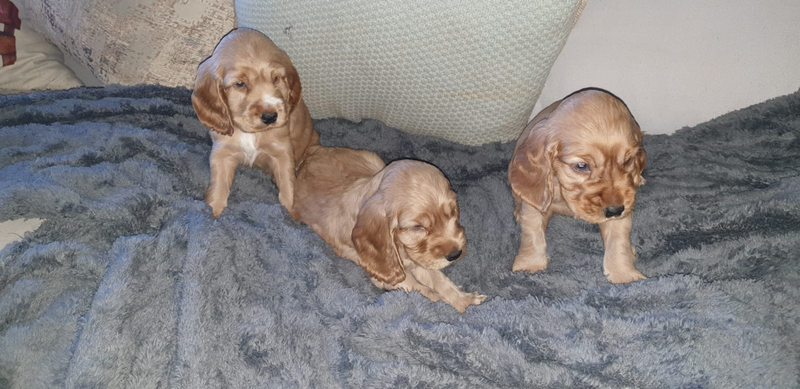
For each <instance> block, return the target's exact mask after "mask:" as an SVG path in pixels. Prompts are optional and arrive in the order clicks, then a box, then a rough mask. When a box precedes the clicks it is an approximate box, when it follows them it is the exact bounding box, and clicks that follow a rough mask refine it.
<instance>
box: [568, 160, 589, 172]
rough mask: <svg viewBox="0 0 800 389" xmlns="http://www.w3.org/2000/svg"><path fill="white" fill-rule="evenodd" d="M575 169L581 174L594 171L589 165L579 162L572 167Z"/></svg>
mask: <svg viewBox="0 0 800 389" xmlns="http://www.w3.org/2000/svg"><path fill="white" fill-rule="evenodd" d="M572 168H573V169H575V171H577V172H581V173H589V172H590V171H592V169H590V168H589V164H588V163H586V162H578V163H576V164H575V165H573V166H572Z"/></svg>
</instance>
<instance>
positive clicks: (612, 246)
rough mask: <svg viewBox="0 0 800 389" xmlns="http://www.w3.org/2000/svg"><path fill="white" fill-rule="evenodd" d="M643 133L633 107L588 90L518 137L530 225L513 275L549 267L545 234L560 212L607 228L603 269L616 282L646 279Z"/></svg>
mask: <svg viewBox="0 0 800 389" xmlns="http://www.w3.org/2000/svg"><path fill="white" fill-rule="evenodd" d="M645 158H646V155H645V151H644V149H643V148H642V131H641V130H640V129H639V125H638V124H637V123H636V120H635V119H634V118H633V116H632V115H631V113H630V111H629V110H628V108H627V106H626V105H625V103H623V102H622V100H620V99H619V98H617V97H616V96H614V95H612V94H610V93H608V92H606V91H603V90H599V89H583V90H580V91H577V92H575V93H573V94H571V95H569V96H567V97H566V98H564V99H563V100H561V101H557V102H555V103H553V104H552V105H550V106H549V107H547V108H545V109H544V110H542V112H540V113H539V114H538V115H536V117H534V118H533V120H531V122H530V123H529V124H528V126H527V127H526V128H525V130H524V131H523V132H522V134H521V135H520V137H519V139H518V140H517V146H516V148H515V149H514V155H513V156H512V158H511V163H510V164H509V166H508V179H509V181H510V182H511V188H512V191H513V194H514V199H515V202H516V209H515V212H514V215H515V217H516V219H517V221H518V222H519V223H520V225H521V228H522V233H521V240H522V242H521V244H520V248H519V253H518V254H517V257H516V258H515V259H514V265H513V267H512V270H514V271H519V270H525V271H529V272H531V273H535V272H537V271H539V270H543V269H544V268H545V267H547V262H548V260H549V258H548V257H547V253H546V244H545V230H546V229H547V220H548V219H549V218H550V216H551V215H552V214H554V213H557V214H562V215H569V216H574V217H577V218H580V219H583V220H586V221H588V222H589V223H596V224H599V225H600V232H601V234H602V236H603V244H604V245H605V256H604V257H603V272H604V273H605V275H606V276H607V277H608V279H609V281H611V282H613V283H625V282H631V281H636V280H640V279H643V278H645V276H644V275H642V273H640V272H639V271H638V270H636V267H634V262H635V260H636V258H635V256H634V255H635V252H634V250H633V248H632V247H631V243H630V234H631V224H632V220H633V219H632V212H633V203H634V200H635V198H636V189H637V188H638V187H639V186H640V185H643V184H644V183H645V180H644V178H642V170H644V164H645Z"/></svg>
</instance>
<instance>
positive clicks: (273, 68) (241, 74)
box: [192, 28, 302, 135]
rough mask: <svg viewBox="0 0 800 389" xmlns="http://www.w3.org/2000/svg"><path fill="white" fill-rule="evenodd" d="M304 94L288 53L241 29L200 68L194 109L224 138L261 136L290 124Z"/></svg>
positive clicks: (216, 49)
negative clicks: (247, 134)
mask: <svg viewBox="0 0 800 389" xmlns="http://www.w3.org/2000/svg"><path fill="white" fill-rule="evenodd" d="M301 91H302V89H301V86H300V78H299V77H298V75H297V70H296V69H295V68H294V66H293V65H292V62H291V61H290V60H289V57H288V56H287V55H286V53H285V52H283V51H282V50H280V49H278V48H277V47H276V46H275V44H273V43H272V41H271V40H270V39H269V38H267V37H266V36H265V35H264V34H262V33H260V32H258V31H255V30H249V29H244V28H240V29H237V30H233V31H231V32H230V33H229V34H228V35H226V36H225V37H223V38H222V40H220V42H219V44H218V45H217V47H216V48H215V49H214V53H213V54H212V55H211V57H209V58H208V59H206V60H205V61H203V62H202V63H201V64H200V66H199V67H198V69H197V78H196V79H195V85H194V92H193V93H192V105H193V106H194V109H195V112H197V117H198V118H199V119H200V121H201V122H203V124H205V125H206V126H207V127H209V128H211V129H212V130H214V131H217V132H219V133H221V134H224V135H231V134H233V130H234V129H237V130H240V131H244V132H251V133H252V132H261V131H266V130H269V129H272V128H277V127H282V126H284V125H286V124H287V122H288V120H289V115H290V114H291V112H292V110H293V108H294V107H295V106H296V105H297V104H298V103H299V102H300V94H301Z"/></svg>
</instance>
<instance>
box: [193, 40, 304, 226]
mask: <svg viewBox="0 0 800 389" xmlns="http://www.w3.org/2000/svg"><path fill="white" fill-rule="evenodd" d="M301 91H302V88H301V86H300V78H299V77H298V75H297V70H296V69H295V68H294V66H293V65H292V62H291V61H290V60H289V57H288V56H287V55H286V53H285V52H283V51H282V50H280V49H279V48H277V47H276V46H275V44H273V43H272V41H271V40H270V39H269V38H267V37H266V36H265V35H264V34H262V33H260V32H258V31H255V30H248V29H244V28H240V29H237V30H234V31H232V32H230V33H229V34H228V35H226V36H225V37H223V38H222V40H221V41H220V42H219V44H218V45H217V47H216V48H215V49H214V53H213V54H212V55H211V57H209V58H208V59H206V60H205V61H203V62H202V63H201V64H200V66H199V68H198V69H197V79H196V80H195V86H194V93H192V105H193V106H194V109H195V111H196V112H197V117H198V118H199V119H200V121H201V122H202V123H203V124H205V125H206V126H207V127H209V128H210V129H211V131H210V133H211V140H212V141H213V144H214V145H213V147H212V149H211V157H210V158H209V161H210V164H211V183H210V184H209V185H208V189H207V190H206V196H205V200H206V203H208V205H210V206H211V209H212V213H213V214H214V217H215V218H216V217H219V215H220V213H222V210H223V209H225V207H226V206H227V205H228V195H229V194H230V187H231V183H233V176H234V174H235V173H236V168H237V167H238V166H240V165H245V166H253V167H258V168H260V169H261V170H263V171H264V172H265V173H268V174H269V173H272V174H273V180H274V181H275V183H276V184H277V186H278V190H279V194H278V200H279V201H280V203H281V204H282V205H283V206H284V207H286V209H287V210H288V211H289V213H290V214H291V213H292V205H293V201H294V181H295V173H296V169H295V166H296V164H297V163H298V162H299V161H300V158H301V157H302V155H303V153H304V152H305V150H306V148H308V147H309V146H311V145H316V144H319V135H317V132H316V131H315V130H314V127H313V126H312V123H311V115H309V113H308V108H307V107H306V104H305V103H304V102H303V98H302V97H301V96H300V94H301Z"/></svg>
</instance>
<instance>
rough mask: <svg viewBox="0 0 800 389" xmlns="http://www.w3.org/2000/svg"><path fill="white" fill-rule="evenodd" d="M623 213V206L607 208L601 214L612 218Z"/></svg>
mask: <svg viewBox="0 0 800 389" xmlns="http://www.w3.org/2000/svg"><path fill="white" fill-rule="evenodd" d="M623 211H625V206H624V205H620V206H616V207H608V208H606V209H603V212H604V213H605V214H606V217H614V216H619V215H622V212H623Z"/></svg>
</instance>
